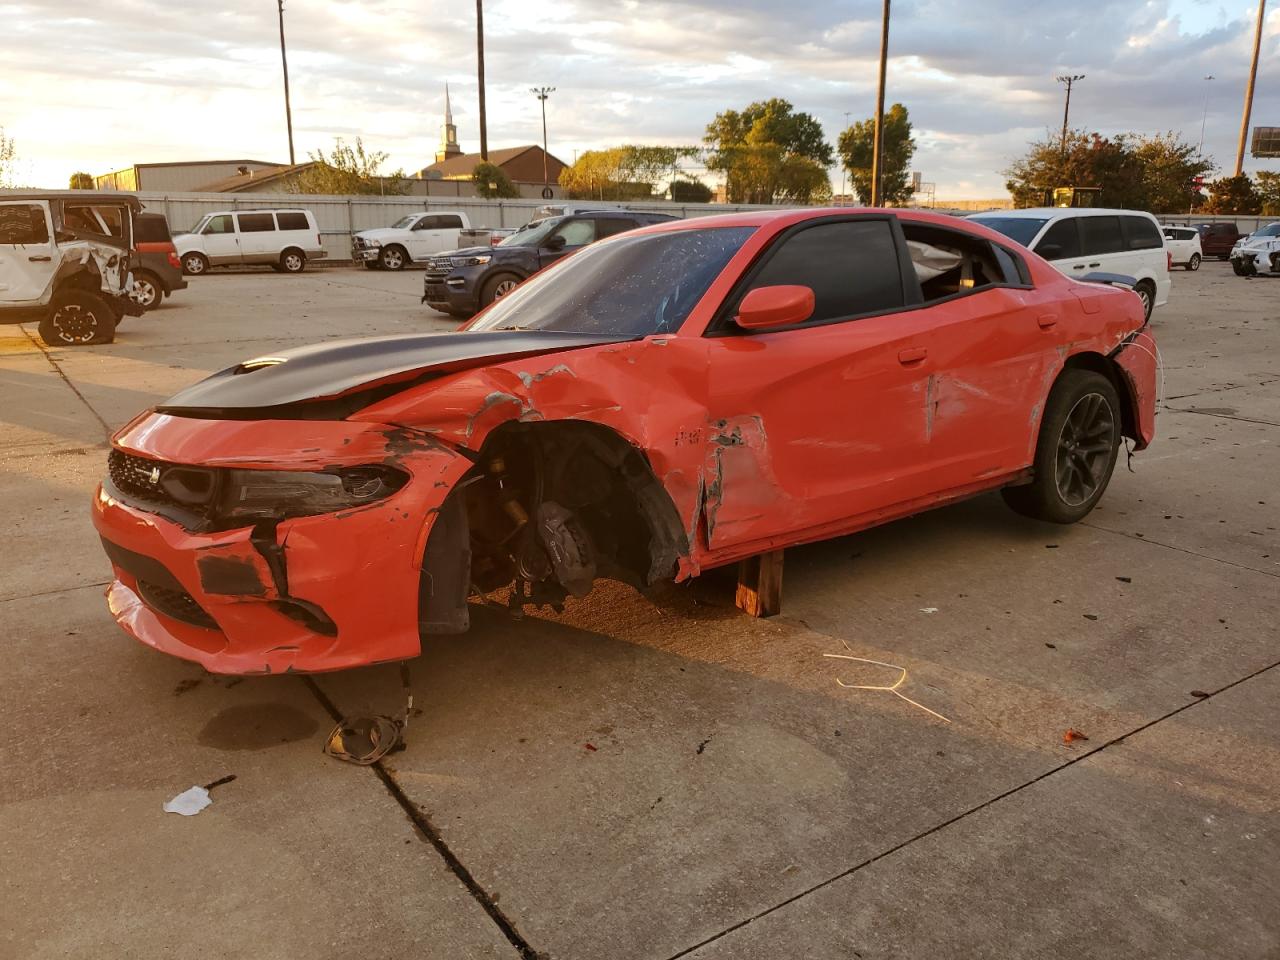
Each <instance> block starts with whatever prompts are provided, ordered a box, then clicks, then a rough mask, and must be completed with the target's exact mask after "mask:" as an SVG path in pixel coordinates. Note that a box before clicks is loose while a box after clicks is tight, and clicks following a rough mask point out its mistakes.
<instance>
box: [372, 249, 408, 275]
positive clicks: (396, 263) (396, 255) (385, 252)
mask: <svg viewBox="0 0 1280 960" xmlns="http://www.w3.org/2000/svg"><path fill="white" fill-rule="evenodd" d="M406 259H407V258H406V257H405V253H404V250H403V249H402V248H401V247H383V248H382V252H381V253H380V254H378V263H379V264H381V265H382V267H383V269H385V270H403V269H404V264H405V260H406Z"/></svg>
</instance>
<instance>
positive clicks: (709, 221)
mask: <svg viewBox="0 0 1280 960" xmlns="http://www.w3.org/2000/svg"><path fill="white" fill-rule="evenodd" d="M1095 279H1096V281H1097V282H1080V281H1077V280H1075V279H1071V278H1068V277H1064V276H1062V275H1061V274H1059V273H1058V272H1057V271H1056V270H1054V269H1053V268H1052V267H1051V266H1049V265H1048V264H1047V263H1045V262H1044V261H1043V260H1041V259H1040V258H1039V257H1037V256H1036V255H1035V254H1033V253H1030V252H1029V251H1027V250H1025V249H1023V248H1022V247H1019V246H1018V245H1016V244H1014V243H1012V242H1011V241H1010V240H1009V239H1008V238H1007V237H1004V236H1002V235H1000V234H997V233H994V232H992V231H990V230H987V229H985V228H983V227H981V226H977V225H975V224H973V223H971V222H966V221H961V220H956V219H953V218H950V217H945V216H936V215H930V214H925V213H916V212H908V211H884V210H847V209H843V210H786V211H763V212H758V213H749V214H741V215H734V216H718V217H705V218H699V219H693V220H685V221H680V222H675V223H670V224H662V225H658V226H653V227H649V228H646V229H642V230H638V231H632V232H630V233H626V234H622V235H619V236H616V237H613V238H610V239H608V240H604V241H601V242H599V243H596V244H593V245H592V246H590V247H587V248H585V249H584V250H582V251H581V252H579V253H577V254H575V255H574V256H573V257H570V258H568V259H566V260H564V261H562V262H560V263H557V264H556V265H555V266H553V267H551V268H549V269H547V270H545V271H543V272H542V273H540V274H538V275H536V276H534V277H533V278H531V279H530V280H528V281H527V282H525V283H524V284H523V285H522V286H520V287H519V288H517V289H516V290H515V291H513V292H512V293H511V294H509V295H508V296H506V297H505V298H503V299H502V300H499V301H498V302H496V303H495V304H493V306H491V307H490V308H489V309H488V310H486V311H485V312H484V313H482V314H480V315H479V316H478V317H476V318H475V319H474V320H473V321H471V323H470V324H468V325H467V327H466V328H465V329H464V330H461V331H459V332H457V333H446V334H423V335H409V336H397V337H382V338H375V339H366V340H348V341H343V342H336V343H327V344H324V345H317V346H310V347H303V348H300V349H295V350H286V351H283V352H281V353H280V354H278V355H276V356H267V357H258V358H256V359H253V360H247V361H245V362H244V363H241V364H238V365H236V366H234V367H231V368H230V369H227V370H223V371H221V372H219V373H216V374H214V375H213V376H211V377H209V378H208V379H206V380H203V381H201V382H199V383H197V384H195V385H194V386H191V387H189V388H187V389H186V390H183V391H182V392H180V393H179V394H177V395H176V396H174V397H172V398H171V399H169V400H168V401H167V402H165V403H163V404H161V405H159V406H157V407H156V408H154V409H152V410H149V411H147V412H145V413H143V414H141V415H140V416H138V417H137V418H136V419H134V420H133V421H132V422H131V423H129V424H128V425H127V426H126V427H124V428H123V429H122V430H121V431H120V432H119V433H118V434H116V436H115V438H114V440H113V443H112V450H111V453H110V460H109V476H108V477H107V478H106V479H104V480H103V482H102V485H101V486H100V488H99V489H98V491H97V494H96V496H95V498H94V522H95V524H96V525H97V528H98V531H99V533H100V534H101V535H102V542H103V546H104V547H105V548H106V552H107V555H108V556H109V557H110V559H111V564H112V567H113V568H114V572H115V578H114V581H113V582H112V584H111V586H110V588H109V589H108V591H107V601H108V604H109V606H110V609H111V612H112V614H114V616H115V618H116V620H117V621H118V622H119V624H120V625H121V626H122V627H123V628H124V629H125V630H126V631H127V632H128V633H130V634H132V635H133V636H135V637H137V638H138V639H139V640H141V641H143V642H144V643H147V644H149V645H151V646H153V647H156V648H157V649H159V650H163V651H165V652H166V653H171V654H174V655H176V656H179V657H184V658H186V659H189V660H194V661H196V662H198V663H200V664H202V665H203V666H204V667H205V668H207V669H208V670H211V671H214V672H217V673H278V672H282V671H288V670H294V671H319V670H337V669H342V668H345V667H353V666H358V665H361V664H368V663H377V662H381V661H388V660H401V659H406V658H409V657H413V656H415V655H417V654H418V653H419V650H420V642H421V637H422V636H423V635H424V634H430V633H456V632H460V631H462V630H465V629H466V628H467V625H468V603H467V601H468V597H469V596H472V595H474V594H483V593H487V592H489V591H494V590H499V589H506V590H508V591H509V593H508V595H509V597H510V602H511V603H512V604H515V605H522V604H534V605H540V604H550V605H552V606H558V605H559V604H561V603H562V602H563V601H564V600H565V598H566V597H568V596H570V595H572V596H582V595H584V594H586V593H587V592H588V591H589V590H590V589H591V587H592V584H593V582H594V581H595V580H596V579H597V578H601V577H608V578H613V579H616V580H621V581H624V582H626V583H630V584H633V585H635V586H636V587H645V586H648V585H650V584H652V583H654V582H656V581H658V580H662V579H668V578H674V579H676V580H682V579H685V578H688V577H692V576H695V575H697V573H698V572H699V571H700V570H703V569H706V568H709V567H714V566H718V565H720V564H725V563H729V562H731V561H735V560H739V559H742V558H744V557H748V556H752V555H755V554H759V553H762V552H765V551H771V550H776V549H778V548H780V547H783V546H789V545H792V544H799V543H806V542H809V541H813V540H820V539H823V538H826V537H833V536H838V535H840V534H846V533H849V532H851V531H855V530H860V529H863V528H866V527H870V526H873V525H875V524H879V523H884V522H886V521H889V520H893V519H894V518H897V517H903V516H906V515H908V514H912V513H918V512H919V511H921V510H924V509H927V508H930V507H934V506H938V505H941V504H945V503H949V502H952V501H955V500H958V499H961V498H964V497H969V496H973V495H974V494H977V493H981V492H983V491H986V490H992V489H996V488H1000V489H1001V490H1002V492H1003V495H1004V498H1005V499H1006V501H1007V502H1008V503H1009V505H1010V506H1011V507H1012V508H1013V509H1015V510H1017V511H1018V512H1020V513H1024V514H1028V515H1030V516H1033V517H1039V518H1041V519H1044V520H1051V521H1056V522H1059V523H1071V522H1074V521H1076V520H1079V519H1080V518H1082V517H1083V516H1085V515H1086V514H1087V513H1088V512H1089V511H1090V510H1091V509H1092V508H1093V506H1094V504H1096V503H1097V502H1098V499H1099V498H1100V497H1101V496H1102V493H1103V491H1104V490H1105V489H1106V486H1107V482H1108V480H1109V479H1110V476H1111V472H1112V469H1113V467H1114V466H1115V462H1116V455H1117V450H1118V447H1119V445H1120V442H1121V437H1122V436H1127V437H1130V438H1132V440H1133V441H1134V445H1135V446H1136V448H1137V449H1142V448H1144V447H1145V446H1146V445H1147V444H1148V443H1150V441H1151V439H1152V435H1153V432H1154V418H1155V376H1156V354H1155V343H1154V341H1153V340H1152V337H1151V334H1150V332H1149V331H1148V330H1147V328H1146V326H1145V323H1144V319H1143V311H1142V304H1141V301H1140V300H1139V299H1138V297H1136V296H1135V295H1134V294H1133V292H1132V291H1130V290H1127V289H1124V288H1123V278H1116V277H1098V278H1095Z"/></svg>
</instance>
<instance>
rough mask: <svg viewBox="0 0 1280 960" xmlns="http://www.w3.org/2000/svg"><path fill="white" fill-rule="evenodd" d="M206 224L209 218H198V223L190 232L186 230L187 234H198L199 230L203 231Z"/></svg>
mask: <svg viewBox="0 0 1280 960" xmlns="http://www.w3.org/2000/svg"><path fill="white" fill-rule="evenodd" d="M208 222H209V217H207V216H206V217H201V218H200V220H199V222H198V223H197V224H196V225H195V226H194V227H192V228H191V229H190V230H188V231H187V233H199V232H200V231H201V230H203V229H204V225H205V224H206V223H208Z"/></svg>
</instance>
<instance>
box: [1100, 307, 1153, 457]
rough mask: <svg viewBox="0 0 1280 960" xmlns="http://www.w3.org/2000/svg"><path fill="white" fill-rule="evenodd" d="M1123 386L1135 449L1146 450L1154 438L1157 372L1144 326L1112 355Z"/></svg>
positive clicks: (1149, 333) (1149, 337)
mask: <svg viewBox="0 0 1280 960" xmlns="http://www.w3.org/2000/svg"><path fill="white" fill-rule="evenodd" d="M1111 359H1112V360H1114V361H1115V363H1116V366H1117V367H1119V369H1120V374H1121V376H1122V377H1124V382H1125V385H1126V386H1127V387H1128V388H1129V389H1128V394H1129V400H1130V405H1131V406H1130V412H1131V413H1132V416H1133V425H1134V430H1135V432H1136V433H1137V436H1136V437H1134V447H1135V449H1137V450H1145V449H1146V448H1147V446H1148V445H1149V444H1150V443H1151V441H1152V440H1154V439H1155V435H1156V399H1157V390H1158V387H1157V383H1158V378H1159V373H1160V363H1159V353H1158V352H1157V347H1156V338H1155V337H1154V336H1153V335H1152V333H1151V330H1150V328H1149V327H1144V328H1143V329H1141V330H1139V331H1138V332H1137V333H1135V334H1134V335H1133V336H1131V337H1129V338H1127V339H1126V340H1125V342H1124V343H1122V344H1121V345H1120V347H1119V348H1118V349H1117V350H1116V352H1115V353H1113V354H1112V355H1111Z"/></svg>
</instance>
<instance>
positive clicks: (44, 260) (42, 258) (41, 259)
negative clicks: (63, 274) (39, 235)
mask: <svg viewBox="0 0 1280 960" xmlns="http://www.w3.org/2000/svg"><path fill="white" fill-rule="evenodd" d="M27 259H28V260H30V261H31V262H32V263H48V262H49V261H50V260H52V259H53V257H45V256H40V257H27Z"/></svg>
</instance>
